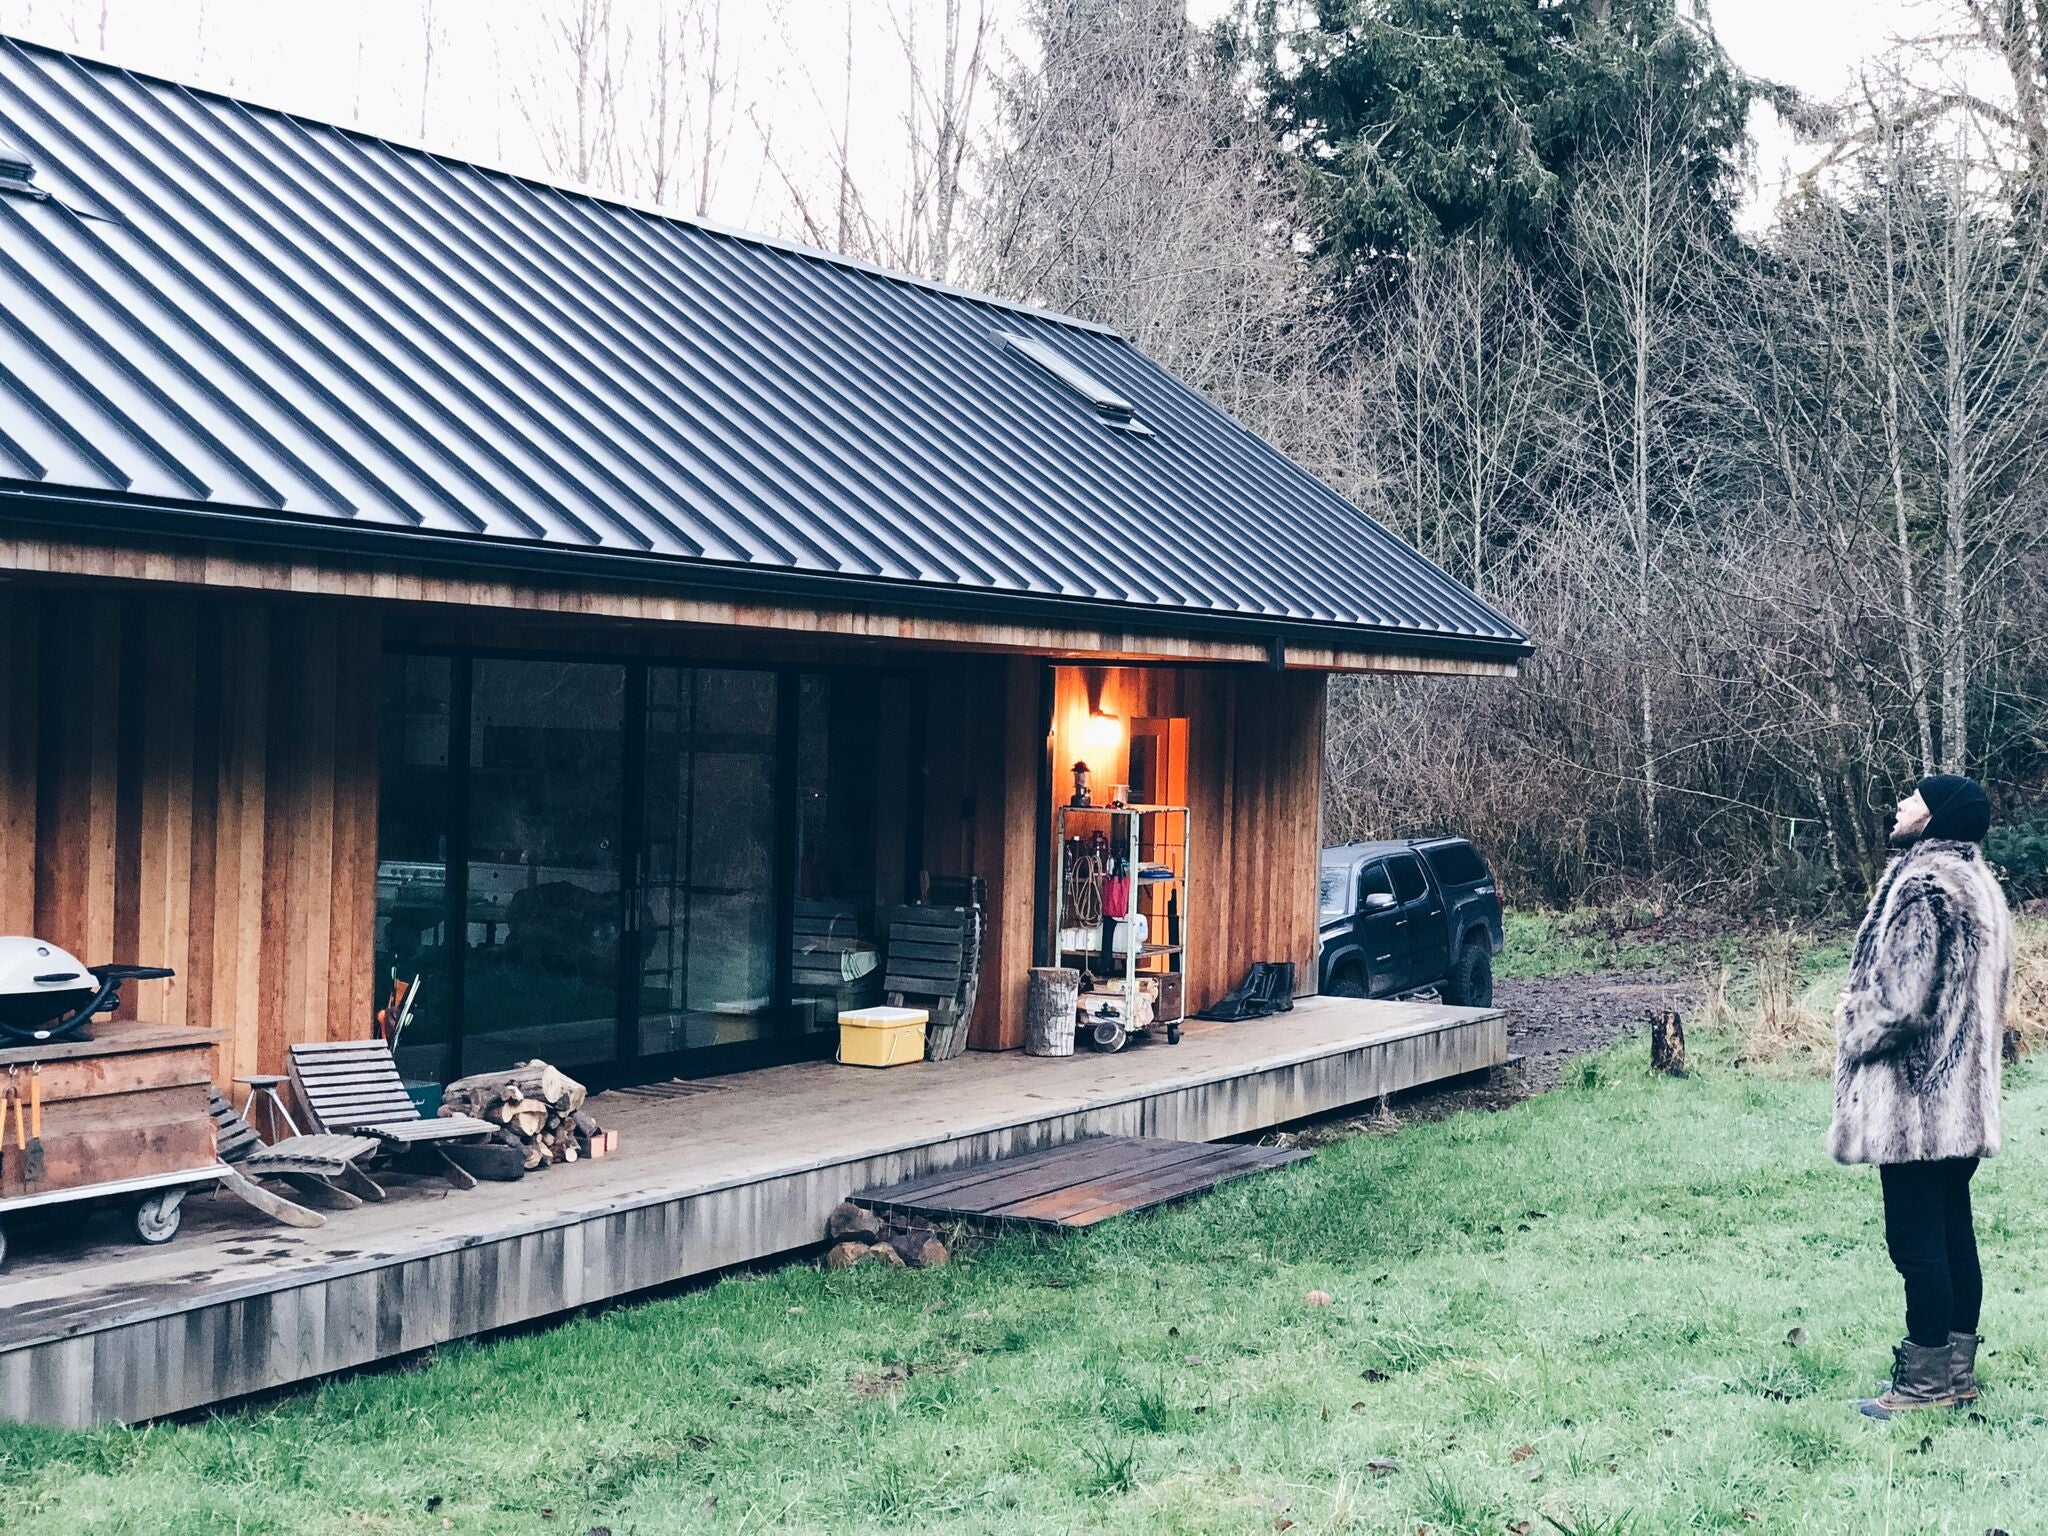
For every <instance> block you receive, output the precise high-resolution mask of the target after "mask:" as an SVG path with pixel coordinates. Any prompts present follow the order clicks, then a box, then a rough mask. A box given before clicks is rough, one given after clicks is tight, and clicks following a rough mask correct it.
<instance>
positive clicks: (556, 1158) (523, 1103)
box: [441, 1061, 618, 1173]
mask: <svg viewBox="0 0 2048 1536" xmlns="http://www.w3.org/2000/svg"><path fill="white" fill-rule="evenodd" d="M583 1099H584V1087H583V1085H582V1084H581V1083H579V1082H577V1081H576V1079H574V1078H573V1077H570V1076H568V1075H567V1074H566V1073H563V1072H558V1071H556V1070H555V1069H554V1068H553V1067H551V1066H549V1065H548V1064H547V1063H546V1062H544V1061H522V1062H521V1063H519V1065H518V1066H516V1067H513V1068H511V1069H510V1070H508V1071H502V1072H479V1073H477V1074H476V1075H475V1076H474V1077H463V1078H457V1079H456V1080H455V1081H454V1082H452V1083H450V1084H449V1085H448V1086H447V1087H446V1088H445V1089H443V1090H442V1092H441V1113H442V1114H444V1115H474V1116H476V1118H477V1119H479V1120H488V1121H489V1122H490V1123H491V1124H492V1125H495V1126H497V1127H498V1140H499V1141H500V1142H502V1143H503V1144H504V1145H505V1146H508V1147H511V1148H513V1149H515V1150H516V1151H518V1152H519V1154H520V1155H521V1157H522V1159H523V1160H524V1164H525V1167H526V1170H527V1171H528V1172H529V1173H530V1172H532V1171H533V1170H534V1169H536V1168H545V1167H547V1166H548V1165H549V1164H550V1163H573V1162H575V1161H576V1160H577V1159H578V1158H580V1157H603V1156H605V1155H606V1154H607V1153H608V1152H610V1151H612V1150H613V1149H614V1148H615V1147H616V1146H617V1145H618V1132H616V1131H605V1130H600V1129H599V1128H598V1124H597V1121H596V1119H595V1118H593V1117H592V1116H591V1115H590V1114H589V1113H588V1112H587V1111H585V1109H584V1108H583Z"/></svg>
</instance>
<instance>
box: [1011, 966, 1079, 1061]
mask: <svg viewBox="0 0 2048 1536" xmlns="http://www.w3.org/2000/svg"><path fill="white" fill-rule="evenodd" d="M1080 1002H1081V973H1080V972H1079V971H1075V970H1069V969H1067V968H1066V967H1064V966H1057V965H1041V966H1034V967H1032V971H1031V986H1030V990H1029V991H1028V992H1027V994H1026V996H1025V1003H1024V1054H1025V1055H1027V1056H1071V1055H1073V1054H1074V1015H1075V1010H1076V1009H1077V1008H1078V1007H1079V1006H1080Z"/></svg>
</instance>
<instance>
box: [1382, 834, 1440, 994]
mask: <svg viewBox="0 0 2048 1536" xmlns="http://www.w3.org/2000/svg"><path fill="white" fill-rule="evenodd" d="M1386 862H1387V875H1388V878H1390V879H1391V880H1392V881H1393V885H1394V902H1395V907H1394V911H1395V917H1396V928H1395V932H1396V934H1397V936H1398V942H1399V944H1400V950H1399V953H1400V956H1401V988H1402V990H1406V989H1407V988H1410V987H1427V986H1431V985H1433V984H1434V983H1436V982H1439V981H1442V980H1443V979H1444V977H1445V976H1447V975H1448V974H1450V968H1451V954H1450V940H1449V938H1448V937H1447V935H1448V933H1449V929H1450V925H1449V924H1448V923H1447V922H1446V921H1445V919H1444V898H1443V894H1442V893H1441V892H1440V891H1438V890H1437V888H1436V884H1435V882H1434V881H1432V880H1431V879H1430V878H1429V876H1428V875H1426V874H1424V873H1423V870H1422V860H1420V859H1418V858H1416V857H1415V855H1414V854H1412V853H1397V854H1395V855H1394V856H1393V857H1391V858H1389V859H1388V860H1387V861H1386Z"/></svg>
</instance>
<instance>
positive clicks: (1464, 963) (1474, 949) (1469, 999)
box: [1444, 944, 1493, 1008]
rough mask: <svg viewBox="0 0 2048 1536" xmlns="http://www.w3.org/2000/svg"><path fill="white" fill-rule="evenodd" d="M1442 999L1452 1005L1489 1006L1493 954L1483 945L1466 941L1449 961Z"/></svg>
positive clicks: (1456, 1006)
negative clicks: (1453, 958) (1448, 976)
mask: <svg viewBox="0 0 2048 1536" xmlns="http://www.w3.org/2000/svg"><path fill="white" fill-rule="evenodd" d="M1444 1001H1445V1002H1447V1003H1449V1004H1450V1005H1451V1006H1452V1007H1453V1008H1491V1007H1492V1006H1493V956H1491V955H1489V954H1488V953H1487V952H1486V946H1485V945H1483V944H1467V945H1466V946H1465V947H1464V948H1463V949H1461V950H1459V951H1458V958H1457V959H1456V960H1453V961H1452V962H1451V974H1450V979H1449V980H1448V981H1446V982H1445V983H1444Z"/></svg>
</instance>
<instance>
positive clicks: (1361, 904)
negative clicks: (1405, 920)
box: [1357, 859, 1403, 997]
mask: <svg viewBox="0 0 2048 1536" xmlns="http://www.w3.org/2000/svg"><path fill="white" fill-rule="evenodd" d="M1375 898H1377V899H1375ZM1402 931H1403V930H1402V928H1401V908H1400V904H1399V903H1398V902H1396V901H1395V900H1394V886H1393V882H1392V881H1390V880H1389V879H1388V878H1387V866H1386V865H1384V864H1382V863H1381V862H1380V861H1379V860H1378V859H1375V860H1373V861H1372V862H1371V863H1370V864H1367V865H1366V866H1365V867H1364V868H1362V869H1360V870H1359V872H1358V922H1357V933H1358V948H1359V952H1360V954H1361V955H1362V956H1363V957H1364V960H1365V995H1366V996H1367V997H1385V996H1387V995H1388V994H1389V993H1392V992H1398V991H1400V990H1401V985H1402V983H1401V976H1402V963H1403V961H1402V949H1401V947H1402V943H1403V940H1402Z"/></svg>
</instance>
